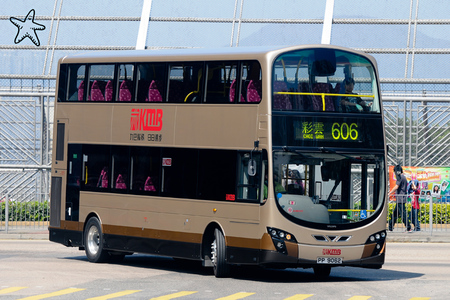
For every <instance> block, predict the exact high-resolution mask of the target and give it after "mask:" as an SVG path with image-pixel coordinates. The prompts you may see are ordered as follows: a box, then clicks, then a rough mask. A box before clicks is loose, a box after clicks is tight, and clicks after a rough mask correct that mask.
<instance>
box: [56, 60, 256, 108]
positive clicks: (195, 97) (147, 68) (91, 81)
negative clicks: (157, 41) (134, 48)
mask: <svg viewBox="0 0 450 300" xmlns="http://www.w3.org/2000/svg"><path fill="white" fill-rule="evenodd" d="M262 76H263V75H262V70H261V65H260V64H259V62H258V61H257V60H249V61H238V60H235V61H196V62H148V63H105V64H62V65H61V66H60V72H59V88H58V89H59V90H58V101H59V102H66V101H74V102H75V101H77V102H78V101H83V102H84V101H87V102H96V103H97V102H119V103H123V102H125V103H129V102H140V103H154V102H156V103H160V102H162V103H164V102H165V103H222V104H230V103H252V104H257V103H259V102H261V99H262V94H263V92H262Z"/></svg>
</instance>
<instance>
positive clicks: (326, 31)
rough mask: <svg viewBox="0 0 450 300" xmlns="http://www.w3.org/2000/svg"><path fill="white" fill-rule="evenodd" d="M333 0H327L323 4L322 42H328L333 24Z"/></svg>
mask: <svg viewBox="0 0 450 300" xmlns="http://www.w3.org/2000/svg"><path fill="white" fill-rule="evenodd" d="M333 10H334V0H327V3H326V5H325V16H324V17H323V28H322V44H330V42H331V27H332V25H333Z"/></svg>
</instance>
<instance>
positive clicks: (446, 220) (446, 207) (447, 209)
mask: <svg viewBox="0 0 450 300" xmlns="http://www.w3.org/2000/svg"><path fill="white" fill-rule="evenodd" d="M394 207H395V203H389V215H388V220H389V219H390V218H391V217H392V210H393V208H394ZM406 209H407V211H408V214H409V216H410V217H411V203H408V204H406ZM418 216H419V220H420V223H422V224H423V223H427V224H428V223H430V204H429V203H426V204H425V203H422V204H420V211H419V212H418ZM401 222H402V221H401V218H400V216H399V217H398V219H397V222H396V223H401ZM433 224H450V203H433Z"/></svg>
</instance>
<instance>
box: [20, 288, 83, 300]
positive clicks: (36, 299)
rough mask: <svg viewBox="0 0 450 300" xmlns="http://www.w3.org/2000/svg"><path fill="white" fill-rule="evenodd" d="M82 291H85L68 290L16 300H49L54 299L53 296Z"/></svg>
mask: <svg viewBox="0 0 450 300" xmlns="http://www.w3.org/2000/svg"><path fill="white" fill-rule="evenodd" d="M84 290H85V289H76V288H68V289H65V290H61V291H57V292H53V293H48V294H42V295H37V296H31V297H26V298H21V299H18V300H39V299H45V298H50V297H55V296H61V295H67V294H72V293H75V292H79V291H84Z"/></svg>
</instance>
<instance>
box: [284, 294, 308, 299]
mask: <svg viewBox="0 0 450 300" xmlns="http://www.w3.org/2000/svg"><path fill="white" fill-rule="evenodd" d="M311 296H314V294H297V295H294V296H292V297H289V298H286V299H284V300H303V299H306V298H309V297H311Z"/></svg>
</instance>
